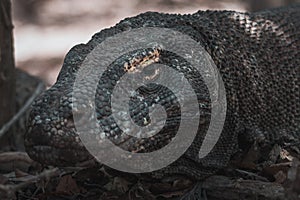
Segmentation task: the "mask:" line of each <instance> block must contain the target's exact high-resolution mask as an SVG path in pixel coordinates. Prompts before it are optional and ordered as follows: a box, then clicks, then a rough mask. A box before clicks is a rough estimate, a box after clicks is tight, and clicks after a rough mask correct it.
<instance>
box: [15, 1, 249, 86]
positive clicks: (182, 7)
mask: <svg viewBox="0 0 300 200" xmlns="http://www.w3.org/2000/svg"><path fill="white" fill-rule="evenodd" d="M21 2H22V3H21ZM24 2H27V3H24ZM206 9H230V10H238V11H244V10H245V6H244V5H243V4H241V3H238V2H237V1H225V2H224V1H207V0H152V1H150V0H125V1H119V0H110V1H104V0H100V1H99V0H89V1H81V0H72V1H66V0H44V1H35V0H29V1H18V0H14V1H13V20H14V22H13V23H14V26H15V29H14V37H15V60H16V65H17V67H18V68H21V69H23V70H25V71H27V72H29V73H30V74H32V75H35V76H38V77H40V78H41V79H43V80H44V81H45V82H46V84H47V85H48V86H50V85H52V84H53V83H54V82H55V80H56V77H57V75H58V72H59V70H60V68H61V65H62V63H63V57H64V56H65V54H66V53H67V52H68V51H69V49H70V48H71V47H72V46H74V45H76V44H79V43H86V42H87V41H88V40H89V39H90V38H91V36H92V35H93V34H94V33H96V32H98V31H100V30H101V29H103V28H107V27H110V26H113V25H115V24H116V23H117V22H119V21H120V20H121V19H124V18H125V17H130V16H135V15H137V14H139V13H142V12H146V11H158V12H168V13H193V12H196V11H198V10H206Z"/></svg>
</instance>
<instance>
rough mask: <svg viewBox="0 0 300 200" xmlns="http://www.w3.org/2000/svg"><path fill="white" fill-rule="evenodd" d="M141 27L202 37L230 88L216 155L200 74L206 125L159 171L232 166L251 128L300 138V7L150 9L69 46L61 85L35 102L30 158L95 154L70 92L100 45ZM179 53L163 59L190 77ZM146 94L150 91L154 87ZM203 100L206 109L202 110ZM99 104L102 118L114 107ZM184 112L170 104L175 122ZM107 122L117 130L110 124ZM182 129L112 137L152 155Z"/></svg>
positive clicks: (275, 137)
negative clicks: (207, 137)
mask: <svg viewBox="0 0 300 200" xmlns="http://www.w3.org/2000/svg"><path fill="white" fill-rule="evenodd" d="M139 27H164V28H170V29H174V30H176V31H180V32H182V33H184V34H187V35H189V36H190V37H192V38H193V39H194V40H196V41H198V42H199V44H201V45H202V46H203V47H204V48H205V49H206V51H207V52H208V53H209V54H210V56H211V57H212V59H213V61H214V63H215V64H216V66H217V67H218V69H219V72H220V74H221V76H222V79H223V82H224V85H225V89H226V99H227V112H226V120H225V125H224V129H223V131H222V134H221V137H220V139H219V140H218V142H217V144H216V146H215V147H214V149H213V150H212V152H210V153H209V154H208V156H206V157H205V158H203V159H199V158H198V151H199V148H200V145H201V143H202V141H203V137H204V134H205V131H206V129H207V127H208V124H209V121H210V114H209V113H210V106H211V105H210V99H209V97H208V93H207V88H206V86H205V85H204V83H203V81H202V82H201V79H199V77H198V78H197V77H196V78H192V80H191V82H192V83H193V84H194V85H193V87H194V88H195V90H196V92H197V97H198V100H199V108H200V109H201V113H202V115H203V116H204V117H203V120H202V121H201V123H199V131H198V134H197V136H196V138H195V140H194V142H193V144H192V145H191V147H190V148H189V149H188V150H187V151H186V153H185V154H184V155H183V156H182V157H181V158H179V159H178V160H177V161H176V162H174V163H173V164H171V165H170V166H168V167H165V168H163V169H161V170H159V171H157V172H156V175H158V176H159V175H166V174H170V173H180V174H186V175H190V176H193V177H195V178H197V179H202V178H204V177H206V176H208V175H211V174H212V173H214V172H215V171H216V170H218V169H220V168H223V167H224V166H226V164H227V163H228V161H229V159H230V156H231V155H232V154H233V153H234V152H235V150H236V148H237V145H238V141H237V136H238V135H239V136H242V137H243V136H245V135H247V134H248V133H252V134H253V133H255V134H256V133H262V135H263V136H264V137H265V139H266V140H267V141H268V142H274V143H275V142H282V141H285V140H286V138H289V139H290V138H291V137H292V138H294V140H295V141H299V135H300V119H299V118H300V82H299V76H300V53H299V52H300V47H299V46H300V6H299V5H295V6H292V7H286V8H278V9H272V10H266V11H262V12H257V13H250V14H249V13H239V12H232V11H205V12H204V11H199V12H197V13H195V14H192V15H175V14H161V13H154V12H147V13H144V14H140V15H138V16H136V17H132V18H127V19H125V20H123V21H121V22H120V23H118V24H117V25H116V26H114V27H112V28H109V29H105V30H103V31H101V32H99V33H96V34H95V35H94V36H93V38H92V39H91V40H90V41H89V42H88V43H87V44H80V45H77V46H75V47H73V48H72V49H71V50H70V51H69V53H68V54H67V55H66V58H65V60H64V64H63V67H62V70H61V72H60V74H59V77H58V79H57V82H56V83H55V85H53V86H52V87H51V88H50V89H49V90H47V91H45V92H44V93H43V94H42V95H41V96H40V97H38V98H37V99H36V100H35V102H34V104H33V107H32V111H31V115H30V119H29V123H28V124H29V126H28V132H27V133H26V136H25V145H26V150H27V152H28V154H29V155H30V157H31V158H33V159H34V160H37V161H39V162H41V163H44V164H50V165H55V166H72V165H75V164H76V163H78V162H82V161H85V160H88V159H90V158H91V156H90V154H89V153H88V152H87V150H86V149H85V147H84V146H83V145H82V143H81V142H80V140H79V137H78V136H77V135H76V129H75V127H74V122H73V116H72V98H71V97H72V86H73V83H74V80H75V76H76V72H77V71H78V68H79V66H80V64H81V63H82V62H83V60H84V58H85V57H86V55H87V54H88V53H89V52H91V51H92V50H93V48H94V47H95V46H96V45H97V44H99V43H101V42H102V41H103V40H105V39H106V38H108V37H110V36H113V35H115V34H117V33H120V32H123V31H126V30H130V29H134V28H139ZM137 53H139V52H137ZM129 57H130V55H129ZM129 57H128V56H127V57H126V56H124V57H120V58H119V59H118V60H116V61H115V62H114V63H113V64H112V65H111V67H115V69H118V67H119V66H122V65H124V63H126V62H128V61H129V60H128V58H129ZM175 57H176V56H175V55H173V54H172V53H170V52H167V51H164V50H162V51H161V52H160V58H159V61H158V62H159V63H163V64H166V65H168V66H170V67H173V68H176V67H178V66H181V67H182V68H181V69H182V71H183V72H184V73H186V74H188V72H185V71H184V70H183V68H184V67H187V68H189V67H191V66H189V65H188V63H186V61H184V60H180V59H179V63H176V62H175V59H174V58H175ZM176 59H178V58H177V57H176ZM179 71H180V69H179ZM192 75H193V74H192ZM112 76H113V75H112V74H108V77H107V80H106V81H107V82H106V84H107V85H108V86H113V84H114V83H113V81H112ZM118 78H120V76H119V77H118ZM94 84H96V83H94ZM100 86H101V85H100ZM100 86H98V87H100ZM153 90H154V91H156V90H157V88H155V87H154V89H153ZM142 93H143V92H140V94H141V95H143V94H142ZM145 94H146V95H150V96H151V94H153V91H152V92H150V94H148V93H147V92H145ZM106 95H107V94H106ZM160 95H161V96H164V97H163V98H165V101H166V103H165V108H166V109H168V106H169V107H170V102H171V101H172V100H174V99H172V98H171V99H170V96H171V93H168V92H167V90H164V92H163V93H162V94H160ZM98 97H104V99H105V98H106V96H105V95H103V94H98ZM160 103H161V102H160ZM203 103H204V105H205V106H204V107H203V106H201V107H200V104H201V105H203ZM96 104H97V105H102V106H103V105H104V106H103V107H101V106H100V107H99V108H98V109H97V113H98V118H99V119H100V118H101V117H104V116H108V115H109V113H110V110H101V109H104V107H105V106H108V108H109V104H108V103H107V102H105V101H104V100H103V99H102V98H98V99H97V100H96ZM136 105H138V106H134V104H133V105H132V110H135V111H137V112H136V113H142V114H141V115H137V114H133V118H135V122H137V124H139V123H142V122H143V119H144V118H147V117H148V115H147V110H145V108H140V107H139V105H140V104H139V102H136ZM175 107H176V106H175ZM178 109H179V108H175V109H173V110H172V109H170V112H169V113H171V114H172V113H174V114H175V115H170V116H169V117H170V120H171V121H172V119H175V118H176V116H177V115H176V113H177V112H178ZM102 111H103V112H102ZM133 113H135V112H133ZM175 121H176V120H175ZM102 125H103V126H107V127H108V128H109V129H110V130H113V128H112V126H111V124H102ZM177 127H178V123H175V124H174V123H167V124H166V125H165V127H164V129H163V130H162V131H161V132H160V134H158V135H157V136H155V137H154V138H155V140H147V139H146V140H139V139H136V138H133V137H130V138H128V137H125V136H123V135H121V132H120V131H119V130H116V131H113V132H112V133H111V134H112V135H109V138H111V139H112V140H113V141H114V139H113V138H114V136H115V135H118V136H119V141H122V145H121V146H122V148H124V149H127V150H129V151H137V152H149V151H153V150H155V149H158V148H159V147H161V146H164V145H165V144H167V143H168V142H169V140H170V138H172V137H174V134H176V130H177ZM255 134H254V136H255ZM114 142H115V143H117V141H114ZM145 147H146V148H145ZM144 148H145V149H144Z"/></svg>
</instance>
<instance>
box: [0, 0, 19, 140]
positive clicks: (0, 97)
mask: <svg viewBox="0 0 300 200" xmlns="http://www.w3.org/2000/svg"><path fill="white" fill-rule="evenodd" d="M12 30H13V25H12V17H11V2H10V0H0V130H1V127H3V125H4V124H5V123H7V122H8V121H9V120H10V119H11V118H12V116H13V115H14V111H15V63H14V55H13V50H14V49H13V35H12ZM7 135H8V134H7ZM7 135H6V136H7ZM0 138H1V135H0ZM0 144H1V145H2V144H3V140H2V142H0Z"/></svg>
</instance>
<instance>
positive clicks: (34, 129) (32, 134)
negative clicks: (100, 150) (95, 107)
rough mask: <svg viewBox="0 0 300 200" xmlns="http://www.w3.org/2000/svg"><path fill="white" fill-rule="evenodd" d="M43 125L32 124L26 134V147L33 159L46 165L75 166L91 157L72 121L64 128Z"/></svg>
mask: <svg viewBox="0 0 300 200" xmlns="http://www.w3.org/2000/svg"><path fill="white" fill-rule="evenodd" d="M41 126H42V125H34V126H30V127H29V128H28V131H27V133H26V135H25V148H26V151H27V153H28V155H29V156H30V157H31V158H32V159H33V160H36V161H38V162H40V163H42V164H46V165H54V166H75V165H76V164H77V163H80V162H83V161H86V160H89V159H91V155H90V154H89V152H88V151H87V150H86V148H85V147H84V146H83V145H82V144H81V141H80V139H79V137H78V135H77V133H76V129H75V127H74V124H73V123H72V122H69V123H68V125H67V126H65V127H63V128H62V127H61V128H57V127H58V126H50V125H47V126H45V125H43V126H42V127H41Z"/></svg>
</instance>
